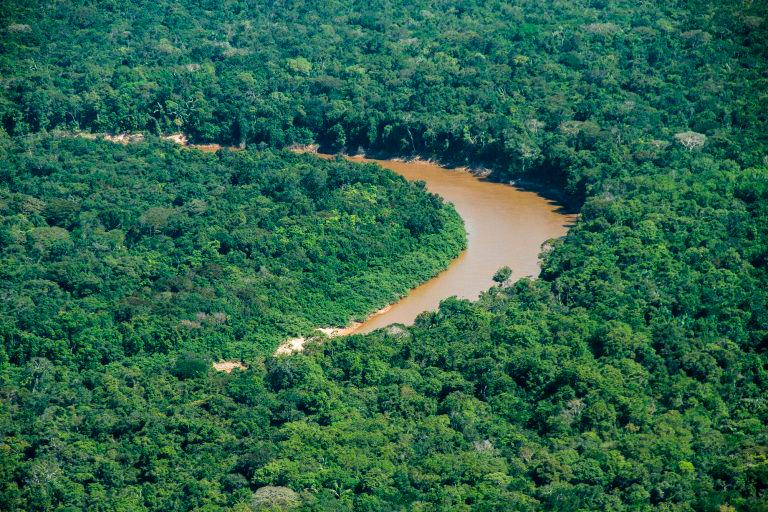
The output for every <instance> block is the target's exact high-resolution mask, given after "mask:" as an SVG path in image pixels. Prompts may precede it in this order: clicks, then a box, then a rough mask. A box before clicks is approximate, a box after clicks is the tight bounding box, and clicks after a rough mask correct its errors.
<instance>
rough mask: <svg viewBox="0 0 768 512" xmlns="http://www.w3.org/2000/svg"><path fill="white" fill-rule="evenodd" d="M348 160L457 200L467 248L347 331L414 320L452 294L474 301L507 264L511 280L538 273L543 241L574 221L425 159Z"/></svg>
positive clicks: (521, 194) (527, 196) (530, 195)
mask: <svg viewBox="0 0 768 512" xmlns="http://www.w3.org/2000/svg"><path fill="white" fill-rule="evenodd" d="M350 160H352V161H357V162H375V163H377V164H379V165H381V166H382V167H385V168H387V169H390V170H392V171H394V172H396V173H397V174H399V175H401V176H403V177H404V178H406V179H408V180H422V181H424V182H426V184H427V189H428V190H429V191H430V192H433V193H435V194H438V195H439V196H441V197H442V198H443V199H445V200H446V201H448V202H450V203H453V205H454V207H455V208H456V211H457V212H458V213H459V215H461V217H462V218H463V219H464V224H465V226H466V230H467V249H466V250H465V251H464V252H463V253H462V254H461V255H460V256H459V257H458V258H456V259H455V260H454V261H453V262H452V263H451V265H450V266H449V267H448V268H447V269H446V270H445V271H443V272H442V273H441V274H439V275H438V276H436V277H434V278H432V279H430V280H429V281H427V282H426V283H424V284H422V285H420V286H418V287H416V288H414V289H413V290H412V291H411V292H410V293H409V294H408V295H407V296H405V297H404V298H402V299H401V300H400V301H399V302H397V303H395V304H393V305H392V306H391V307H389V308H385V310H382V311H381V312H379V313H377V314H374V315H372V316H371V317H369V318H368V319H367V320H366V321H365V322H363V323H362V324H360V325H358V326H356V327H355V328H353V329H349V330H346V331H347V332H346V333H345V334H351V333H366V332H370V331H372V330H374V329H378V328H380V327H385V326H387V325H389V324H392V323H403V324H411V323H413V321H414V319H415V318H416V316H417V315H419V314H420V313H422V312H424V311H430V310H435V309H437V307H438V305H439V304H440V301H441V300H443V299H445V298H447V297H451V296H454V295H455V296H457V297H460V298H466V299H476V298H477V297H478V296H479V295H480V293H481V292H483V291H485V290H487V289H488V288H489V287H490V286H492V285H493V284H494V283H493V280H492V279H491V277H492V276H493V274H494V273H495V272H496V271H497V270H498V269H499V268H501V267H503V266H505V265H506V266H508V267H510V268H511V269H512V271H513V274H512V279H519V278H521V277H524V276H536V275H538V273H539V264H538V261H539V259H538V257H539V253H540V252H541V246H542V244H543V243H544V242H545V241H547V240H549V239H550V238H557V237H561V236H563V235H564V234H565V233H566V231H567V230H568V227H569V226H570V225H571V224H572V223H573V222H574V220H575V216H574V215H565V214H563V213H561V211H560V208H559V205H557V204H556V203H554V202H552V201H550V200H547V199H545V198H544V197H542V196H540V195H538V194H536V193H534V192H529V191H525V190H521V189H519V188H516V187H514V186H511V185H507V184H501V183H492V182H489V181H484V180H481V179H480V178H478V177H476V176H474V175H472V174H470V173H469V172H467V171H465V170H461V169H446V168H444V167H440V166H438V165H436V164H433V163H429V162H424V161H409V162H402V161H396V160H373V159H365V158H361V157H350Z"/></svg>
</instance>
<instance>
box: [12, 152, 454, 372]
mask: <svg viewBox="0 0 768 512" xmlns="http://www.w3.org/2000/svg"><path fill="white" fill-rule="evenodd" d="M10 151H11V152H12V154H8V155H6V158H5V159H4V161H5V163H6V165H7V167H6V169H5V174H4V176H3V177H2V180H3V182H4V185H5V186H4V187H3V189H0V219H2V227H0V250H2V252H1V253H0V254H2V260H1V261H2V267H1V268H2V274H0V281H1V282H2V290H3V293H4V294H5V299H6V300H4V301H3V303H2V309H0V314H2V316H0V321H2V323H0V325H3V327H4V329H3V335H4V336H5V354H6V357H7V358H10V360H11V362H13V363H15V364H23V363H25V362H28V361H29V360H30V359H32V358H38V357H45V358H48V359H50V360H52V361H56V362H57V363H61V364H68V365H69V366H71V367H73V368H96V367H99V366H100V365H103V364H108V363H110V362H116V361H121V360H123V359H124V358H125V357H130V356H134V355H137V354H143V353H155V352H162V353H166V352H168V351H178V350H179V349H182V348H183V349H186V350H193V349H194V350H198V351H205V352H207V353H209V354H210V355H216V356H219V357H220V356H224V355H228V356H230V357H231V356H232V355H248V354H250V355H253V354H258V353H262V354H263V353H268V352H271V350H272V349H274V347H275V345H276V342H277V341H278V340H280V339H283V338H285V337H286V336H288V335H297V334H306V333H308V332H311V331H312V329H313V328H314V327H315V326H323V325H336V326H344V325H346V324H347V323H348V322H349V320H350V317H352V316H357V317H361V316H364V315H365V314H366V313H369V312H371V311H373V310H375V309H377V308H380V307H382V306H384V305H386V304H389V303H390V302H393V301H394V300H395V299H396V298H398V297H399V296H401V295H402V294H404V293H405V292H406V291H408V290H409V289H410V288H411V287H413V286H415V285H416V284H418V283H420V282H421V281H424V280H426V279H428V278H429V277H432V276H433V275H434V274H436V273H437V272H438V271H439V270H442V269H443V268H444V267H445V266H446V265H447V264H448V262H449V261H451V259H453V258H454V257H455V256H456V255H457V254H458V253H459V251H460V250H461V248H462V244H463V242H464V233H463V229H462V225H461V220H460V219H459V217H458V215H457V214H456V213H455V211H453V210H452V209H450V208H448V207H444V206H443V205H442V203H441V202H440V200H439V199H438V198H437V197H436V196H433V195H430V194H426V193H424V192H423V190H422V189H420V188H419V186H417V185H413V184H410V183H408V182H407V181H405V180H404V179H403V178H401V177H399V176H396V175H394V174H393V173H390V172H386V171H381V169H379V168H377V167H376V166H373V165H366V166H360V165H353V164H350V163H347V162H345V161H343V160H340V161H336V162H327V161H323V160H320V161H318V159H316V158H314V157H310V156H307V155H294V154H292V153H285V152H282V153H274V152H271V151H264V152H259V153H251V152H246V151H242V152H241V151H238V152H230V151H221V152H219V153H217V154H216V155H212V154H206V153H202V152H200V151H196V150H189V149H182V148H180V147H178V146H176V145H175V144H171V143H162V144H159V143H155V144H141V145H128V146H120V145H115V144H112V143H110V142H106V141H101V142H94V141H86V140H82V139H63V140H57V139H50V138H43V139H41V140H27V141H26V142H24V143H20V144H19V145H18V147H14V148H10Z"/></svg>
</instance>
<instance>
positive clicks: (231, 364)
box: [213, 361, 248, 373]
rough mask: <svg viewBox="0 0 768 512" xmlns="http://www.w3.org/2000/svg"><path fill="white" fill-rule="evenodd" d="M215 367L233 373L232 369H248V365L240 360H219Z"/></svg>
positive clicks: (220, 370)
mask: <svg viewBox="0 0 768 512" xmlns="http://www.w3.org/2000/svg"><path fill="white" fill-rule="evenodd" d="M213 369H214V370H216V371H217V372H224V373H231V372H232V370H235V369H237V370H247V369H248V367H247V366H245V365H244V364H243V363H241V362H240V361H218V362H216V363H213Z"/></svg>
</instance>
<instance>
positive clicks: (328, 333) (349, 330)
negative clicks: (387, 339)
mask: <svg viewBox="0 0 768 512" xmlns="http://www.w3.org/2000/svg"><path fill="white" fill-rule="evenodd" d="M390 309H392V304H390V305H389V306H385V307H383V308H381V309H380V310H378V311H376V312H374V313H371V314H370V315H368V317H367V318H366V320H368V319H370V318H373V317H375V316H377V315H381V314H384V313H386V312H387V311H389V310H390ZM364 323H365V322H352V323H351V324H349V325H348V326H346V327H318V328H317V329H315V331H317V332H319V333H320V334H322V335H323V336H322V337H321V336H310V337H306V338H289V339H287V340H285V341H284V342H282V343H281V344H280V346H279V347H277V350H275V355H276V356H286V355H290V354H293V353H295V352H301V351H302V350H304V345H305V344H306V343H307V341H309V340H322V339H323V337H325V338H338V337H339V336H349V335H350V334H355V332H356V331H357V330H358V329H359V328H360V326H362V325H363V324H364Z"/></svg>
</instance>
